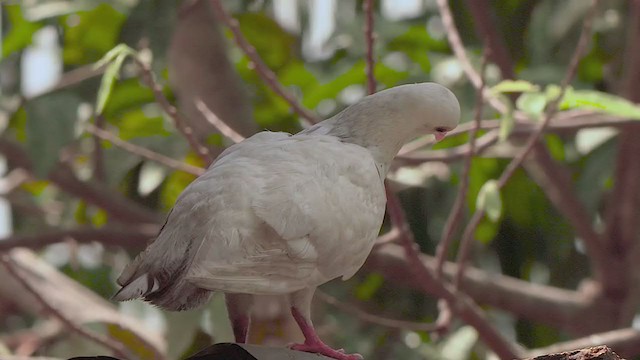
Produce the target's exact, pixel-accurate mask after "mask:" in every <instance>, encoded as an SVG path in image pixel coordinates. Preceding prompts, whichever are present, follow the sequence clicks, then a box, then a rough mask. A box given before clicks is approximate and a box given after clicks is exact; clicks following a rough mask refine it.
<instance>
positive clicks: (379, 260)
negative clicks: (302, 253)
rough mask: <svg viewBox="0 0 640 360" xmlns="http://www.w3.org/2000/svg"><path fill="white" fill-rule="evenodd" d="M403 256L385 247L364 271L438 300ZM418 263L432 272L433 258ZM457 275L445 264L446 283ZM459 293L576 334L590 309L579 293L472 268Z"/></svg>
mask: <svg viewBox="0 0 640 360" xmlns="http://www.w3.org/2000/svg"><path fill="white" fill-rule="evenodd" d="M404 253H405V250H404V249H403V248H402V247H401V246H400V245H396V244H390V243H387V244H386V245H384V246H383V247H379V248H377V249H376V251H374V252H372V253H371V255H370V256H369V258H368V259H367V261H366V262H365V265H364V268H365V269H367V270H368V271H378V272H380V274H382V275H383V276H384V277H385V278H386V279H387V281H389V282H391V283H394V284H399V285H401V286H407V287H409V288H411V289H415V290H418V291H423V292H424V293H425V294H427V295H430V296H440V295H441V294H440V292H439V290H438V289H437V288H436V287H435V286H434V287H430V288H427V287H425V286H424V285H423V283H424V282H425V280H424V279H423V278H421V277H419V276H415V275H414V274H415V271H414V269H413V266H414V265H412V264H410V263H408V262H407V260H406V256H405V255H404ZM419 261H420V262H421V264H422V265H421V266H423V267H425V268H427V269H429V271H434V270H435V267H436V258H434V257H432V256H429V255H426V254H420V255H419ZM457 273H458V265H457V264H456V263H453V262H445V264H444V276H445V278H446V279H453V278H454V277H455V276H456V274H457ZM461 290H462V291H464V293H466V294H468V295H469V296H470V297H471V298H473V299H474V301H476V302H477V303H479V304H482V305H489V306H493V307H496V308H498V309H501V310H504V311H508V312H510V313H512V314H514V316H516V317H519V318H525V319H529V320H531V321H534V322H537V323H541V324H546V325H549V326H553V327H558V328H560V329H563V330H565V331H569V332H572V333H579V331H580V330H581V329H580V327H581V325H580V322H579V321H576V320H577V319H579V318H580V317H581V316H583V315H584V311H586V309H588V308H589V302H588V300H587V298H585V297H584V296H583V295H582V293H580V292H577V291H570V290H564V289H559V288H557V287H553V286H545V285H540V284H535V283H531V282H528V281H524V280H519V279H515V278H513V277H509V276H505V275H501V274H495V273H488V272H486V271H483V270H480V269H477V268H475V267H469V268H468V269H467V270H466V271H465V272H464V279H463V281H462V283H461Z"/></svg>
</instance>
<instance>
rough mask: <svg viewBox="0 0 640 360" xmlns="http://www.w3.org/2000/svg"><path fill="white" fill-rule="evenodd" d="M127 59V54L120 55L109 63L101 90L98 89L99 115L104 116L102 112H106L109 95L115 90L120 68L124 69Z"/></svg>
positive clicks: (97, 105)
mask: <svg viewBox="0 0 640 360" xmlns="http://www.w3.org/2000/svg"><path fill="white" fill-rule="evenodd" d="M126 58H127V54H126V53H120V54H118V56H117V57H116V58H115V60H114V61H112V62H111V63H109V65H108V66H107V69H106V70H105V72H104V75H103V76H102V81H101V83H100V88H99V89H98V100H97V104H96V113H97V114H102V112H103V111H104V107H105V105H106V104H107V100H109V95H110V94H111V90H112V89H113V84H114V82H115V81H116V79H117V78H118V74H119V73H120V68H121V67H122V63H123V62H124V60H125V59H126Z"/></svg>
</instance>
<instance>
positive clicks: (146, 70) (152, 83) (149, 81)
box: [133, 56, 214, 165]
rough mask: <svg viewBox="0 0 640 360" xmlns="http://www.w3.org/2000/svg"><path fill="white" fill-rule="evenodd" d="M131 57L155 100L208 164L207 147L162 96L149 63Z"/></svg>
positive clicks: (210, 159) (209, 159)
mask: <svg viewBox="0 0 640 360" xmlns="http://www.w3.org/2000/svg"><path fill="white" fill-rule="evenodd" d="M133 59H134V61H135V63H136V64H137V65H138V67H140V70H142V81H143V82H144V83H145V84H146V85H147V86H148V87H149V88H150V89H151V91H153V96H154V97H155V99H156V102H157V103H158V104H159V105H160V107H162V109H163V110H164V111H165V112H166V113H167V114H168V115H169V117H171V119H173V123H174V125H175V127H176V129H178V131H180V133H181V134H182V135H183V136H184V137H185V139H187V141H188V142H189V145H191V148H192V149H193V150H194V151H195V152H196V154H198V156H200V158H201V159H202V161H204V163H205V164H206V165H209V164H210V163H211V162H213V160H214V159H213V157H212V156H211V153H210V152H209V149H208V148H207V147H206V146H204V145H202V144H201V143H200V141H199V140H198V139H197V138H196V137H195V135H194V134H193V129H192V128H191V127H190V126H189V124H188V123H187V122H186V121H185V120H184V119H183V118H182V116H181V115H180V113H178V110H177V109H176V108H175V106H173V105H171V103H170V102H169V100H168V99H167V97H166V96H164V93H163V92H162V87H161V86H160V85H159V84H158V83H157V82H156V80H155V78H154V76H153V71H151V68H150V67H149V65H147V64H146V63H145V62H144V61H142V60H140V58H138V57H137V56H134V57H133Z"/></svg>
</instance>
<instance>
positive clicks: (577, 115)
mask: <svg viewBox="0 0 640 360" xmlns="http://www.w3.org/2000/svg"><path fill="white" fill-rule="evenodd" d="M501 122H502V121H501V120H497V119H495V120H488V119H486V120H482V121H481V122H480V124H481V126H480V129H481V130H495V129H498V128H500V124H501ZM538 125H539V123H538V121H535V122H534V121H516V123H515V125H514V128H513V130H512V131H511V136H517V135H523V134H525V135H528V134H531V133H532V132H533V131H535V130H536V128H537V126H538ZM630 126H640V124H639V123H638V120H634V119H629V118H622V117H618V116H612V115H606V114H602V113H598V112H595V111H590V110H588V111H585V110H568V111H563V112H560V113H558V114H557V115H556V116H555V117H554V118H553V119H552V121H550V122H549V124H548V125H547V127H546V128H545V129H544V130H545V131H553V132H555V133H558V132H575V131H577V130H580V129H589V128H600V127H630ZM474 127H475V124H474V123H473V121H470V122H466V123H464V124H461V125H459V126H458V127H457V128H455V129H454V130H453V131H451V132H449V134H448V135H447V136H448V137H451V136H456V135H460V134H464V133H468V132H470V131H471V129H473V128H474ZM433 143H434V141H433V136H424V137H421V138H419V139H416V140H414V141H411V142H409V143H408V144H406V145H405V146H403V147H402V148H401V149H400V151H399V152H398V156H396V158H403V157H404V156H406V155H407V154H409V153H412V156H413V155H415V154H416V151H418V150H420V149H421V148H424V147H427V146H431V145H433ZM415 160H418V159H415Z"/></svg>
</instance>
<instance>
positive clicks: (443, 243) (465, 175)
mask: <svg viewBox="0 0 640 360" xmlns="http://www.w3.org/2000/svg"><path fill="white" fill-rule="evenodd" d="M485 49H486V50H485V52H484V56H483V59H482V66H481V70H480V81H481V83H480V88H478V90H477V91H476V103H475V110H474V114H473V123H474V127H473V128H472V129H471V132H470V133H469V149H468V151H467V154H466V156H465V159H464V165H463V168H462V174H461V175H460V176H461V177H460V179H461V181H460V187H459V188H458V192H457V195H456V199H455V201H454V203H453V207H452V208H451V211H450V212H449V216H448V217H447V222H446V223H445V225H444V229H443V230H442V235H441V237H440V242H439V243H438V247H437V248H436V258H437V259H438V260H437V265H436V277H438V278H442V268H443V265H444V262H445V260H446V258H447V253H448V251H449V247H450V246H451V243H452V242H453V234H454V232H455V231H456V229H457V228H458V225H459V224H460V221H461V220H462V214H463V211H464V202H465V200H466V198H467V191H468V190H469V174H470V173H471V160H472V159H473V156H474V154H475V152H476V134H477V133H478V129H480V125H481V124H480V120H481V119H480V117H481V116H482V109H483V106H484V101H483V97H482V92H483V91H484V89H485V81H484V72H485V69H486V67H487V61H488V58H489V53H490V51H489V50H488V48H485Z"/></svg>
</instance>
